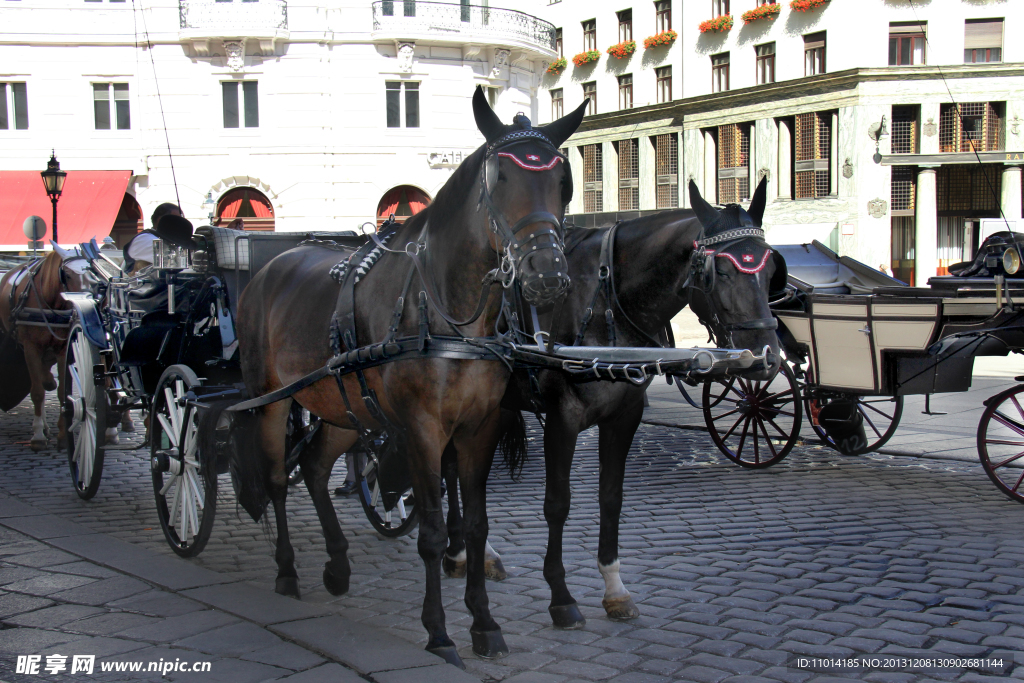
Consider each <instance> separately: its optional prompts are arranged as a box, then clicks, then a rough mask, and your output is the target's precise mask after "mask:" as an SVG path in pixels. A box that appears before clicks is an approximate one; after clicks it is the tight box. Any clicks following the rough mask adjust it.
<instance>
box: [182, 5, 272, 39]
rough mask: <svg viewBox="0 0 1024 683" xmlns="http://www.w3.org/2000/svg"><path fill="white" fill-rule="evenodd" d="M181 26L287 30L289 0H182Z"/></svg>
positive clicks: (233, 30)
mask: <svg viewBox="0 0 1024 683" xmlns="http://www.w3.org/2000/svg"><path fill="white" fill-rule="evenodd" d="M178 17H179V19H180V21H181V28H183V29H187V28H191V29H200V30H206V31H227V32H228V33H225V35H229V34H230V35H242V34H244V33H246V32H248V31H252V30H257V31H259V30H267V29H287V28H288V2H287V0H240V1H234V0H226V1H225V0H178Z"/></svg>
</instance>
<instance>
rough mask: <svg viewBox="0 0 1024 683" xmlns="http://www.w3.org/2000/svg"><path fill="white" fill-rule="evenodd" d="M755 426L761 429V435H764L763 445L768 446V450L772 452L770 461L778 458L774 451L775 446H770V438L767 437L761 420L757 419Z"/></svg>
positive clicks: (766, 431)
mask: <svg viewBox="0 0 1024 683" xmlns="http://www.w3.org/2000/svg"><path fill="white" fill-rule="evenodd" d="M757 426H758V427H760V428H761V433H762V434H764V440H765V443H767V444H768V450H770V451H771V452H772V459H773V460H774V459H775V458H777V457H779V454H778V452H777V451H776V450H775V446H774V445H773V444H772V440H771V438H770V437H769V436H768V430H767V429H765V428H764V422H763V421H762V420H761V418H757Z"/></svg>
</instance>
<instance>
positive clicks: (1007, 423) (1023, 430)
mask: <svg viewBox="0 0 1024 683" xmlns="http://www.w3.org/2000/svg"><path fill="white" fill-rule="evenodd" d="M992 419H993V420H995V421H996V422H998V423H1000V424H1001V425H1003V426H1004V427H1008V428H1009V429H1012V430H1013V431H1015V432H1017V433H1018V434H1020V435H1021V436H1024V425H1022V424H1018V423H1017V422H1016V421H1014V420H1013V419H1011V418H1009V417H1007V416H1005V415H1003V414H1002V413H1001V412H999V411H998V410H996V411H994V412H993V413H992Z"/></svg>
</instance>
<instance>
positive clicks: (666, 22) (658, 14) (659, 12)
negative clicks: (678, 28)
mask: <svg viewBox="0 0 1024 683" xmlns="http://www.w3.org/2000/svg"><path fill="white" fill-rule="evenodd" d="M654 25H655V28H656V29H657V31H658V33H661V32H662V31H671V30H672V0H659V1H658V2H656V3H654Z"/></svg>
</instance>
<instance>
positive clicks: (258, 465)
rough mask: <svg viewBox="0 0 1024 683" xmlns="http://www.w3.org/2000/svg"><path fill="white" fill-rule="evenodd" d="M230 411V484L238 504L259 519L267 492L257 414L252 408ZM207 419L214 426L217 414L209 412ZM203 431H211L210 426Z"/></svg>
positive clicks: (265, 505)
mask: <svg viewBox="0 0 1024 683" xmlns="http://www.w3.org/2000/svg"><path fill="white" fill-rule="evenodd" d="M224 408H227V406H224ZM224 408H221V412H223V410H224ZM211 413H212V411H211ZM230 415H231V418H230V420H231V423H230V427H229V432H228V440H227V444H226V449H227V451H228V455H227V461H228V462H227V465H228V471H229V472H230V473H231V486H232V487H233V488H234V490H235V498H236V500H237V501H238V504H239V505H241V506H242V509H243V510H245V511H246V512H247V513H248V514H249V516H250V517H251V518H252V520H253V521H254V522H259V521H260V518H262V517H263V516H264V513H265V512H266V510H267V505H268V504H269V503H270V495H269V494H268V493H267V468H266V458H264V457H263V451H262V449H261V448H260V443H259V434H260V429H259V426H260V424H259V423H260V415H259V414H258V413H257V412H256V410H241V411H238V412H235V413H230ZM210 419H211V423H212V426H214V427H216V426H217V423H218V422H219V416H218V417H216V418H214V417H212V414H211V418H210ZM204 431H206V432H209V433H212V432H213V431H214V430H204ZM265 521H266V520H265Z"/></svg>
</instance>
